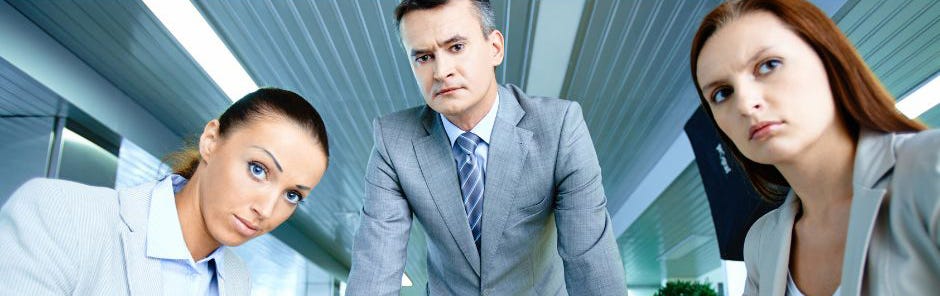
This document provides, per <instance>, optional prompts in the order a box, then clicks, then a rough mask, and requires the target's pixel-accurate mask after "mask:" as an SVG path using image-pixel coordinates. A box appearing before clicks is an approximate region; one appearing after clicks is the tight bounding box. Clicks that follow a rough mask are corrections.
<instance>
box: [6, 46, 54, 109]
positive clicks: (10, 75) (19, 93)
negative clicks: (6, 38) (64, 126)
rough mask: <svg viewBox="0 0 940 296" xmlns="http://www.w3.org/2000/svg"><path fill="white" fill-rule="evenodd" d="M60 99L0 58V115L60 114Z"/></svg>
mask: <svg viewBox="0 0 940 296" xmlns="http://www.w3.org/2000/svg"><path fill="white" fill-rule="evenodd" d="M61 103H62V99H61V98H60V97H59V95H57V94H55V93H54V92H52V90H49V89H48V88H46V87H45V86H43V85H42V84H40V83H39V82H38V81H36V80H35V79H33V78H32V77H29V75H27V74H26V73H24V72H23V71H21V70H20V69H18V68H16V66H13V64H10V62H8V61H7V60H5V59H2V58H0V116H50V117H51V116H53V115H56V114H62V112H58V111H59V110H61V111H64V110H65V109H64V107H62V106H60V105H61Z"/></svg>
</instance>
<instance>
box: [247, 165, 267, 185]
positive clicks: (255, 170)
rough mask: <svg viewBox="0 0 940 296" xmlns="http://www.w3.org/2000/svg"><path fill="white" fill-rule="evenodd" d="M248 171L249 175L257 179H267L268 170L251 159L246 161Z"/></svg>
mask: <svg viewBox="0 0 940 296" xmlns="http://www.w3.org/2000/svg"><path fill="white" fill-rule="evenodd" d="M248 173H250V174H251V176H253V177H255V178H256V179H259V180H264V179H267V177H268V172H267V170H266V169H265V168H264V166H262V165H261V164H259V163H257V162H253V161H252V162H249V163H248Z"/></svg>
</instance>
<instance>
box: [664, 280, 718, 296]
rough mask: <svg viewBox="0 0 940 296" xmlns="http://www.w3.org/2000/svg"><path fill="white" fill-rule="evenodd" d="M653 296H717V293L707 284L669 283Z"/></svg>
mask: <svg viewBox="0 0 940 296" xmlns="http://www.w3.org/2000/svg"><path fill="white" fill-rule="evenodd" d="M653 296H718V292H715V289H712V287H711V284H709V283H707V282H705V283H699V282H687V281H669V282H667V283H666V286H663V287H662V288H659V290H658V291H656V294H653Z"/></svg>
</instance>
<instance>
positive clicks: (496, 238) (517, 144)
mask: <svg viewBox="0 0 940 296" xmlns="http://www.w3.org/2000/svg"><path fill="white" fill-rule="evenodd" d="M499 97H500V106H499V109H498V111H497V114H496V123H495V125H494V126H493V134H492V136H491V138H490V147H489V153H488V154H487V155H488V159H487V161H486V176H485V177H484V180H485V182H484V189H483V229H482V231H483V233H482V234H481V238H480V240H481V241H480V244H481V246H480V248H481V253H482V254H483V258H484V259H483V260H484V261H483V262H482V264H483V266H484V268H485V267H486V266H489V265H490V264H494V263H495V262H494V261H493V260H496V259H497V256H496V251H497V250H498V249H499V244H500V242H501V240H502V237H503V236H502V233H503V229H504V228H505V227H506V220H507V219H508V218H509V213H510V211H509V210H510V209H512V208H513V202H514V201H515V199H514V198H513V197H514V194H515V191H514V189H515V188H516V186H517V183H518V181H519V178H521V177H522V176H523V175H524V172H523V171H522V167H523V164H524V162H525V158H526V154H527V153H528V151H527V147H528V146H529V144H530V142H531V141H532V132H531V131H529V130H526V129H523V128H519V127H517V126H516V125H517V124H518V123H519V121H520V120H521V119H522V116H523V115H525V111H523V110H522V108H521V107H520V106H519V102H518V99H517V97H516V96H515V95H514V94H513V93H512V92H510V91H508V90H507V89H506V88H504V87H500V88H499Z"/></svg>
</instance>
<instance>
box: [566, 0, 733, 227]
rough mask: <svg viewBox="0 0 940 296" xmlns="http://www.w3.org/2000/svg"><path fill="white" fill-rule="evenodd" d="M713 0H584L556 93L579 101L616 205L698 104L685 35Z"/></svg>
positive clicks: (609, 195) (611, 205)
mask: <svg viewBox="0 0 940 296" xmlns="http://www.w3.org/2000/svg"><path fill="white" fill-rule="evenodd" d="M717 3H718V1H639V0H629V1H588V3H587V5H586V7H585V10H584V16H583V17H582V23H581V28H580V32H579V37H578V41H576V42H575V50H574V53H573V54H572V58H571V65H570V66H569V67H568V75H567V78H566V80H565V85H564V87H563V89H562V97H563V98H568V99H572V100H577V101H579V102H581V104H582V105H583V110H584V118H585V120H586V121H587V124H588V127H589V130H590V131H591V138H593V140H594V146H595V148H596V149H597V155H598V158H599V160H600V163H601V164H602V165H601V167H602V169H603V174H604V185H605V186H604V187H605V188H604V189H605V190H606V192H607V199H608V208H610V209H619V208H620V207H621V205H623V204H624V202H625V201H626V199H627V197H628V196H629V194H630V193H631V192H632V191H633V190H634V189H635V188H636V187H637V185H639V183H640V181H642V179H643V177H645V176H646V174H647V173H648V172H649V170H650V169H652V167H653V165H655V163H656V162H657V161H658V160H659V159H660V157H662V155H663V153H665V151H666V149H667V148H668V147H669V145H670V144H672V142H673V141H674V140H675V139H676V137H677V136H678V135H679V134H680V132H681V131H682V126H683V124H685V121H686V120H687V119H688V118H689V116H690V115H691V114H692V111H694V109H695V108H696V107H697V106H698V100H697V98H696V94H695V90H694V87H693V85H692V80H691V78H690V75H689V69H688V67H689V66H688V63H689V61H688V52H689V41H690V40H692V36H693V34H694V33H695V30H696V29H697V27H698V25H699V22H700V21H701V19H702V18H703V17H704V15H705V13H707V12H708V11H709V10H710V9H712V8H713V7H715V6H716V5H717Z"/></svg>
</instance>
